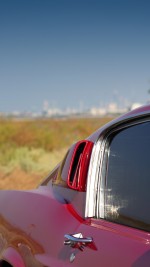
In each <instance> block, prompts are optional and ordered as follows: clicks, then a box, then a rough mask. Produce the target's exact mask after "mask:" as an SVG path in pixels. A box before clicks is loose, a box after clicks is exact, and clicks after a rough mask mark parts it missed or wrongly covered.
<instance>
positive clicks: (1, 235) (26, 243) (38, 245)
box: [0, 106, 150, 267]
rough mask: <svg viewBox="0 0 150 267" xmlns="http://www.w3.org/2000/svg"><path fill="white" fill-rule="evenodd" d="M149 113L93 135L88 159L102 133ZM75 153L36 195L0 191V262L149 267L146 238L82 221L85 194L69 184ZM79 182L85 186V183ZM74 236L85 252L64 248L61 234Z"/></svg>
mask: <svg viewBox="0 0 150 267" xmlns="http://www.w3.org/2000/svg"><path fill="white" fill-rule="evenodd" d="M147 114H150V106H146V107H144V108H139V109H137V110H136V111H132V112H130V113H128V114H126V115H124V116H122V117H120V118H118V119H116V120H114V121H113V122H111V123H109V124H107V125H106V126H104V127H102V128H101V129H99V130H98V131H97V132H95V133H94V134H93V135H91V136H90V137H89V138H88V140H90V142H89V143H88V142H87V143H86V144H90V145H89V147H88V148H87V150H86V153H87V154H88V157H89V158H88V159H90V153H91V150H92V147H93V142H96V141H97V139H98V137H99V136H100V134H102V133H103V131H106V130H107V129H108V128H109V127H112V126H113V125H115V124H118V123H123V122H124V121H125V120H130V119H134V118H136V117H138V116H145V115H147ZM74 149H75V145H74V146H73V147H72V149H71V152H70V154H69V153H68V154H67V155H66V157H65V159H64V161H63V162H62V163H61V164H60V165H59V166H58V167H57V169H56V170H55V171H54V172H53V173H52V174H51V175H50V176H49V177H48V178H47V179H46V180H45V182H44V183H43V184H42V186H40V187H39V188H37V189H36V190H31V191H1V192H0V259H4V260H6V261H8V262H9V263H10V264H11V265H12V266H14V267H41V266H43V267H46V266H47V267H63V266H67V267H69V266H78V267H81V266H82V267H83V266H86V267H91V266H94V267H99V266H103V267H111V266H115V267H120V266H121V267H148V266H150V233H148V232H144V231H141V230H136V229H133V228H131V227H127V226H123V225H119V224H115V223H110V222H107V221H105V220H102V219H94V218H85V217H84V211H85V201H86V192H81V191H82V190H81V191H76V190H73V189H71V186H70V187H68V184H67V183H68V181H67V177H68V173H69V170H70V168H71V167H70V166H71V162H72V157H73V153H74V151H75V150H74ZM85 161H86V158H84V162H85ZM84 162H83V165H82V168H85V169H86V168H87V167H88V164H89V162H87V163H86V164H85V165H84ZM86 171H87V170H86ZM84 175H85V177H86V172H85V174H84ZM83 181H84V183H86V179H83ZM77 233H82V235H83V237H84V238H86V237H91V238H92V239H93V242H92V243H91V244H87V245H86V244H85V246H83V247H84V248H83V251H82V250H80V249H78V245H77V246H65V245H64V240H65V237H64V235H65V234H72V235H73V234H77ZM72 259H73V260H72Z"/></svg>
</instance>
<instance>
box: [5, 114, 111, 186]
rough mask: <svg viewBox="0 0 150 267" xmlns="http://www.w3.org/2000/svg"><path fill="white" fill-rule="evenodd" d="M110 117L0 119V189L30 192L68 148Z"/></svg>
mask: <svg viewBox="0 0 150 267" xmlns="http://www.w3.org/2000/svg"><path fill="white" fill-rule="evenodd" d="M110 119H112V118H91V119H83V118H82V119H65V120H63V119H46V120H28V121H27V120H21V121H18V120H12V119H7V120H6V119H1V120H0V189H32V188H35V187H36V186H37V185H38V184H39V183H40V181H41V180H42V179H43V177H44V176H45V175H47V174H48V173H49V172H50V171H51V170H52V168H53V167H54V166H55V165H56V164H57V163H58V162H59V161H60V160H61V159H62V158H63V157H64V155H65V153H66V151H67V148H68V147H69V146H70V145H71V144H72V143H74V142H76V141H78V140H81V139H84V138H86V137H87V136H89V135H90V134H91V133H92V132H94V131H95V130H97V129H98V128H99V127H101V126H102V125H104V124H105V123H107V122H108V121H110Z"/></svg>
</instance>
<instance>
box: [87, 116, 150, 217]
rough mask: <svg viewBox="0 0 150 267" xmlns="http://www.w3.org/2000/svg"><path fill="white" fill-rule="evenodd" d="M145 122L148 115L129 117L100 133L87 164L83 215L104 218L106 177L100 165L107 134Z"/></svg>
mask: <svg viewBox="0 0 150 267" xmlns="http://www.w3.org/2000/svg"><path fill="white" fill-rule="evenodd" d="M145 122H150V115H149V116H147V117H145V116H144V117H143V118H141V117H140V118H132V119H131V118H130V119H129V120H128V121H121V122H120V124H119V125H118V124H114V125H112V126H111V127H108V128H107V129H105V130H104V132H102V133H101V134H100V136H99V138H98V140H97V142H96V143H95V144H94V147H93V150H92V154H91V160H90V165H89V171H88V177H87V193H86V206H85V217H96V218H97V219H99V218H102V219H104V204H105V179H106V177H105V175H102V167H103V163H104V155H105V148H106V144H107V142H108V138H109V136H110V135H111V134H113V133H115V132H118V131H120V130H123V129H126V128H128V127H131V126H135V125H138V124H141V123H145ZM99 188H100V190H99ZM99 203H100V205H99Z"/></svg>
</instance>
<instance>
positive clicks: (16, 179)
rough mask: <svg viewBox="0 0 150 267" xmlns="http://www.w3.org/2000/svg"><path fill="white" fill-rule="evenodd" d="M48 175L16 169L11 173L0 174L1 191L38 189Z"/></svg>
mask: <svg viewBox="0 0 150 267" xmlns="http://www.w3.org/2000/svg"><path fill="white" fill-rule="evenodd" d="M45 177H46V175H41V174H40V175H39V174H35V173H27V172H24V171H23V170H20V169H15V170H13V172H11V173H8V174H6V173H3V172H0V190H4V189H6V190H7V189H8V190H12V189H15V190H26V189H34V188H36V187H37V186H38V185H39V184H40V182H41V181H42V180H43V179H44V178H45Z"/></svg>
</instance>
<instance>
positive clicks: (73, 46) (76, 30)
mask: <svg viewBox="0 0 150 267" xmlns="http://www.w3.org/2000/svg"><path fill="white" fill-rule="evenodd" d="M149 11H150V1H149V0H103V1H102V0H99V1H98V0H30V1H29V0H13V1H12V0H0V111H13V110H20V111H26V110H32V111H37V110H41V109H42V106H43V102H44V101H45V100H47V101H48V102H49V106H50V107H54V106H57V107H60V108H65V107H72V108H73V107H74V108H78V107H79V106H81V105H82V106H83V107H85V108H88V107H92V106H99V105H105V104H107V103H109V102H112V101H117V102H119V103H121V104H122V105H123V104H124V103H125V102H126V103H127V102H128V101H129V102H143V103H145V102H146V101H147V100H148V99H149V98H150V96H149V95H148V93H147V91H148V89H149V88H150V15H149V14H150V13H149Z"/></svg>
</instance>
